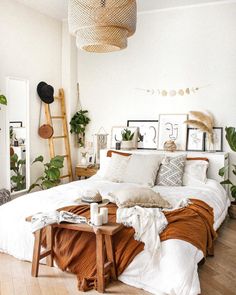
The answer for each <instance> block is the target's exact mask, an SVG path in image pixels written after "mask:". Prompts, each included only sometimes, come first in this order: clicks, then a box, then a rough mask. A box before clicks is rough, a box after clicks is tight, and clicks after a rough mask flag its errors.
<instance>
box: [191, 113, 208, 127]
mask: <svg viewBox="0 0 236 295" xmlns="http://www.w3.org/2000/svg"><path fill="white" fill-rule="evenodd" d="M190 114H191V115H192V116H193V117H195V118H196V119H197V120H199V121H201V122H203V123H204V124H205V125H206V126H207V127H208V129H209V130H212V128H213V126H214V119H213V117H212V116H210V115H207V114H205V113H203V112H196V111H191V112H190Z"/></svg>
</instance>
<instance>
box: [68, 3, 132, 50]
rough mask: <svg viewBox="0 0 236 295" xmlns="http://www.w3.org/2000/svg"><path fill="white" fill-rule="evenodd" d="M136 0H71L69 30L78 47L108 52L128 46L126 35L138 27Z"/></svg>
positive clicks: (128, 35) (130, 34) (129, 34)
mask: <svg viewBox="0 0 236 295" xmlns="http://www.w3.org/2000/svg"><path fill="white" fill-rule="evenodd" d="M136 19H137V6H136V1H135V0H69V7H68V22H69V30H70V33H72V34H73V35H75V36H76V43H77V47H78V48H80V49H82V50H85V51H89V52H98V53H105V52H111V51H117V50H121V49H124V48H126V47H127V38H128V37H130V36H132V35H133V34H134V33H135V30H136Z"/></svg>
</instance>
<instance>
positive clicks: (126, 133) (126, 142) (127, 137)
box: [121, 128, 134, 150]
mask: <svg viewBox="0 0 236 295" xmlns="http://www.w3.org/2000/svg"><path fill="white" fill-rule="evenodd" d="M121 136H122V142H121V148H122V149H124V150H130V149H133V148H134V142H133V138H134V132H133V133H132V132H131V131H130V130H129V129H127V128H126V129H124V130H123V131H122V132H121Z"/></svg>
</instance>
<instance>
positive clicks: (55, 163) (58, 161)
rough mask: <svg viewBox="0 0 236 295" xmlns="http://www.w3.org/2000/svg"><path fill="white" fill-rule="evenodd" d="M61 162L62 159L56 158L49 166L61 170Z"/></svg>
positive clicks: (60, 157)
mask: <svg viewBox="0 0 236 295" xmlns="http://www.w3.org/2000/svg"><path fill="white" fill-rule="evenodd" d="M63 162H64V157H62V156H56V157H54V158H52V159H51V161H50V163H49V164H50V166H52V167H55V168H63V167H64V165H63Z"/></svg>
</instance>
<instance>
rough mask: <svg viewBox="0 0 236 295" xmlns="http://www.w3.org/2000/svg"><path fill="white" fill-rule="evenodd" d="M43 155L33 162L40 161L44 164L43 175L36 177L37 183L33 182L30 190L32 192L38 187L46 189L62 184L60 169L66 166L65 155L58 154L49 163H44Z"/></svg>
mask: <svg viewBox="0 0 236 295" xmlns="http://www.w3.org/2000/svg"><path fill="white" fill-rule="evenodd" d="M43 160H44V158H43V156H39V157H37V158H36V159H35V160H34V161H33V163H32V164H34V163H37V162H40V163H42V164H43V166H44V172H43V175H42V176H40V177H39V178H37V179H36V181H35V183H33V184H32V185H31V186H30V188H29V190H28V192H31V191H32V190H33V189H35V188H36V187H38V188H40V189H42V190H46V189H49V188H52V187H54V186H57V185H58V184H60V182H61V180H60V176H61V172H60V169H61V168H63V167H64V165H63V163H64V157H63V156H56V157H54V158H52V159H51V160H50V162H49V163H45V164H44V163H43Z"/></svg>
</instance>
